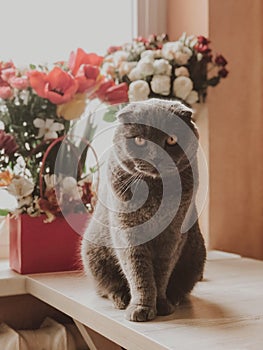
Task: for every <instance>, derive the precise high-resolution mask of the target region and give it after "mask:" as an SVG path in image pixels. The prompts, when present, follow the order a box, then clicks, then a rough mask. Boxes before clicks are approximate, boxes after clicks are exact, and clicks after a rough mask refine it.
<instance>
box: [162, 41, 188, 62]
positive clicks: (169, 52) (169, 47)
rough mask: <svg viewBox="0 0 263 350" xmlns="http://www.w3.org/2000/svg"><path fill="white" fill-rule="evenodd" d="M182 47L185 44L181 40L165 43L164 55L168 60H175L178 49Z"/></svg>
mask: <svg viewBox="0 0 263 350" xmlns="http://www.w3.org/2000/svg"><path fill="white" fill-rule="evenodd" d="M182 47H183V44H182V43H181V42H180V41H175V42H169V43H165V44H164V45H163V48H162V56H163V57H164V58H166V59H167V60H173V59H174V58H175V53H176V51H179V50H181V49H182Z"/></svg>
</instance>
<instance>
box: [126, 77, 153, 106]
mask: <svg viewBox="0 0 263 350" xmlns="http://www.w3.org/2000/svg"><path fill="white" fill-rule="evenodd" d="M149 94H150V87H149V85H148V83H147V82H146V81H145V80H137V81H133V82H132V83H131V84H130V86H129V92H128V95H129V101H131V102H134V101H143V100H147V98H148V97H149Z"/></svg>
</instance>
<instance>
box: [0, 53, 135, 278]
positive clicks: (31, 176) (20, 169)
mask: <svg viewBox="0 0 263 350" xmlns="http://www.w3.org/2000/svg"><path fill="white" fill-rule="evenodd" d="M102 62H103V57H101V56H98V55H96V54H94V53H91V54H88V53H86V52H85V51H84V50H82V49H78V50H77V51H76V52H73V53H72V54H71V55H70V58H69V60H68V62H64V61H62V62H57V63H55V64H54V65H53V66H52V67H51V68H49V67H47V66H42V65H39V66H34V65H30V67H29V69H23V70H21V69H18V68H17V67H16V66H15V65H14V63H13V62H6V63H4V62H0V187H1V188H2V190H5V191H7V192H8V193H9V194H11V195H12V196H14V197H15V199H16V201H17V208H16V210H15V212H14V214H15V215H14V216H13V217H11V219H10V231H11V235H10V263H11V267H13V268H14V269H16V270H17V271H19V272H23V273H29V272H30V273H31V272H43V271H58V270H65V269H72V268H73V267H74V263H75V262H74V261H73V260H74V259H75V256H76V248H77V245H78V237H79V235H78V234H77V233H76V232H75V231H74V230H73V229H72V227H71V226H70V225H68V224H67V222H66V220H65V219H64V216H65V217H70V219H69V220H68V221H69V222H72V221H73V222H74V223H75V225H74V223H73V226H74V228H75V227H76V225H77V227H78V229H77V231H78V233H81V232H83V229H84V227H85V222H87V220H88V218H89V215H90V214H89V213H90V212H91V211H92V208H93V204H94V199H95V191H94V186H93V184H92V183H91V176H90V173H91V172H92V171H93V170H92V169H90V172H87V171H85V170H86V168H87V167H86V153H87V150H89V149H92V147H91V145H90V144H89V139H90V138H91V137H92V133H94V130H95V126H94V124H93V123H92V122H89V119H88V123H87V130H86V133H85V139H84V138H82V139H81V140H78V142H76V138H75V137H74V135H73V134H72V130H73V127H74V124H75V122H76V120H78V119H80V118H81V117H82V115H83V114H85V111H86V112H87V111H88V113H91V112H90V111H89V108H88V105H89V103H90V101H93V100H98V101H99V103H101V102H102V103H106V104H110V105H111V104H115V103H119V102H126V101H127V100H128V95H127V91H128V87H127V84H126V83H123V84H116V83H115V82H114V81H113V80H112V79H109V78H108V77H107V76H106V75H105V74H103V72H102V70H101V65H102ZM57 169H59V171H58V170H57ZM8 213H9V210H7V209H6V208H1V211H0V215H7V214H8ZM80 217H81V218H82V219H80ZM43 222H45V223H44V224H43ZM47 222H48V223H49V224H46V223H47ZM79 223H82V224H83V225H79ZM41 227H42V230H40V228H41ZM52 228H53V229H52ZM65 230H66V231H65ZM40 231H41V232H40ZM26 234H27V235H28V236H29V237H27V238H26ZM75 236H77V239H76V238H74V237H75ZM19 245H20V247H19V249H22V248H21V247H22V246H23V248H25V249H26V250H27V252H28V256H27V258H29V261H27V262H26V263H25V264H24V265H23V262H22V260H23V259H25V258H26V253H25V252H23V251H21V250H19V249H18V246H19ZM47 245H49V246H51V247H53V248H52V249H51V250H50V251H47V250H46V249H47ZM61 245H63V247H62V246H61ZM69 247H71V248H69ZM18 250H19V251H18ZM63 251H64V252H65V254H64V255H66V258H62V257H61V256H60V255H61V254H60V253H61V252H63ZM74 252H75V253H74ZM73 253H74V254H73ZM59 256H60V257H59ZM45 257H46V260H48V261H49V262H48V265H46V266H44V265H43V264H42V262H41V259H42V258H45ZM63 259H64V260H63ZM38 262H39V264H38ZM12 264H13V265H12ZM22 265H23V266H22Z"/></svg>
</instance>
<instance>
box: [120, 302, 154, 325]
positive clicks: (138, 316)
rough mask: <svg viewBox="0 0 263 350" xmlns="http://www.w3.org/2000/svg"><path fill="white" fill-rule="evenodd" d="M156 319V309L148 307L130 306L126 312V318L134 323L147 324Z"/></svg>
mask: <svg viewBox="0 0 263 350" xmlns="http://www.w3.org/2000/svg"><path fill="white" fill-rule="evenodd" d="M155 317H156V309H155V308H154V307H152V306H146V305H133V304H132V305H130V306H129V307H128V309H127V312H126V318H127V320H129V321H133V322H145V321H150V320H153V319H154V318H155Z"/></svg>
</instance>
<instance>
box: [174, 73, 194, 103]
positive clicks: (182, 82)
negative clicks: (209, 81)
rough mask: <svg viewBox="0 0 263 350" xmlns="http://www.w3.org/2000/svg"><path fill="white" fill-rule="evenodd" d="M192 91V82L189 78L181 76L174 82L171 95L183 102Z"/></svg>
mask: <svg viewBox="0 0 263 350" xmlns="http://www.w3.org/2000/svg"><path fill="white" fill-rule="evenodd" d="M192 90H193V82H192V80H191V79H190V78H188V77H183V76H181V77H178V78H176V79H175V80H174V83H173V93H174V95H175V96H176V97H179V98H181V99H183V100H185V99H186V97H187V96H188V95H189V94H190V92H191V91H192Z"/></svg>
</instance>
